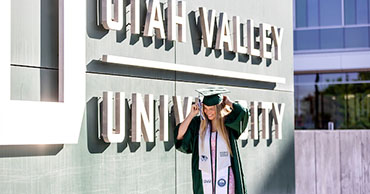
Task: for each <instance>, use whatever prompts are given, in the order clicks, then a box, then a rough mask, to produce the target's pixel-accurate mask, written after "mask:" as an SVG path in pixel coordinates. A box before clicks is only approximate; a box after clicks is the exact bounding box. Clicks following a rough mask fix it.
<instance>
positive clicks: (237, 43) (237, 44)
mask: <svg viewBox="0 0 370 194" xmlns="http://www.w3.org/2000/svg"><path fill="white" fill-rule="evenodd" d="M242 37H244V34H242ZM233 46H234V52H235V53H241V54H247V48H246V47H245V46H244V45H241V38H240V17H239V16H234V17H233Z"/></svg>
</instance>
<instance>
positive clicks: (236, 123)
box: [223, 96, 249, 138]
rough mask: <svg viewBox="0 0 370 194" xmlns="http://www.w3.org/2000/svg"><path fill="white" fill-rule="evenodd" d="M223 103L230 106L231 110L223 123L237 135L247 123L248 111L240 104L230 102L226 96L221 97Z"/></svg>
mask: <svg viewBox="0 0 370 194" xmlns="http://www.w3.org/2000/svg"><path fill="white" fill-rule="evenodd" d="M223 103H225V104H227V105H228V106H230V107H231V108H232V109H233V110H232V111H231V113H230V114H228V115H227V116H226V119H225V125H226V126H227V127H229V128H230V129H232V132H233V133H234V134H235V137H237V138H238V137H239V136H240V135H241V134H242V133H243V132H244V130H245V128H246V127H247V124H248V118H249V111H248V110H247V109H245V108H244V107H242V106H241V105H240V104H238V103H235V102H232V101H231V100H230V99H229V98H228V97H226V98H225V96H224V99H223Z"/></svg>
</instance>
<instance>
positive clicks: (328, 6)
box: [320, 0, 342, 26]
mask: <svg viewBox="0 0 370 194" xmlns="http://www.w3.org/2000/svg"><path fill="white" fill-rule="evenodd" d="M332 25H342V1H341V0H323V1H320V26H332Z"/></svg>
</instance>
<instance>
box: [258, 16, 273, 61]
mask: <svg viewBox="0 0 370 194" xmlns="http://www.w3.org/2000/svg"><path fill="white" fill-rule="evenodd" d="M270 29H271V25H269V24H265V23H261V24H260V53H261V57H262V58H266V59H272V53H271V52H269V51H267V45H271V44H272V43H271V38H269V37H267V35H268V34H267V31H270Z"/></svg>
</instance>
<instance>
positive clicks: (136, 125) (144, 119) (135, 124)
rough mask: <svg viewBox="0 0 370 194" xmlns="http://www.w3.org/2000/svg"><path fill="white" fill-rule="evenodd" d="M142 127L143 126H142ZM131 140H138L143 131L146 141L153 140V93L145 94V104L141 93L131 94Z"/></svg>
mask: <svg viewBox="0 0 370 194" xmlns="http://www.w3.org/2000/svg"><path fill="white" fill-rule="evenodd" d="M143 127H144V128H143ZM131 130H132V131H131V141H132V142H140V140H141V134H142V133H143V137H144V140H145V141H146V142H154V127H153V95H152V94H146V95H145V106H144V102H143V99H142V98H141V94H139V93H133V94H132V127H131Z"/></svg>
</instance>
